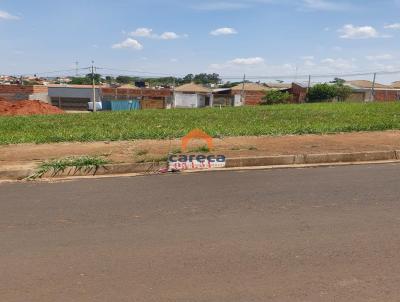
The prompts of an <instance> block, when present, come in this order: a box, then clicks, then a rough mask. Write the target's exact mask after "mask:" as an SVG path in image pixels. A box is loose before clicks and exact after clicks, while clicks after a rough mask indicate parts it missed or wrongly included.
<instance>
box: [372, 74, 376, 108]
mask: <svg viewBox="0 0 400 302" xmlns="http://www.w3.org/2000/svg"><path fill="white" fill-rule="evenodd" d="M375 84H376V72H375V73H374V80H373V81H372V102H374V101H375Z"/></svg>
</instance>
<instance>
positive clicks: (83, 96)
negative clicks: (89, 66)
mask: <svg viewBox="0 0 400 302" xmlns="http://www.w3.org/2000/svg"><path fill="white" fill-rule="evenodd" d="M95 91H96V102H99V101H127V100H139V101H140V108H141V109H164V108H165V107H166V103H167V102H168V100H169V99H170V98H171V97H172V91H171V90H170V89H149V88H142V89H141V88H138V87H135V86H131V85H129V86H123V87H119V88H112V87H103V86H96V89H95ZM49 96H50V98H51V101H52V104H53V105H54V106H57V107H60V108H61V109H63V110H77V111H86V110H87V109H88V103H89V102H93V88H92V86H91V85H51V86H49Z"/></svg>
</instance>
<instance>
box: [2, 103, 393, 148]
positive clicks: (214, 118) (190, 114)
mask: <svg viewBox="0 0 400 302" xmlns="http://www.w3.org/2000/svg"><path fill="white" fill-rule="evenodd" d="M194 128H200V129H203V130H204V131H206V132H207V133H209V134H210V135H212V136H213V137H224V136H243V135H255V136H259V135H287V134H311V133H316V134H319V133H335V132H350V131H378V130H388V129H400V103H369V104H356V103H328V104H305V105H276V106H257V107H243V108H223V109H222V110H220V109H180V110H143V111H134V112H101V113H94V114H65V115H54V116H29V117H0V144H13V143H50V142H67V141H81V142H88V141H106V140H107V141H117V140H133V139H168V138H180V137H183V136H184V135H186V134H187V133H188V132H189V131H190V130H192V129H194Z"/></svg>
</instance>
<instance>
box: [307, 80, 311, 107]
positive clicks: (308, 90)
mask: <svg viewBox="0 0 400 302" xmlns="http://www.w3.org/2000/svg"><path fill="white" fill-rule="evenodd" d="M310 88H311V74H310V75H309V76H308V85H307V96H306V99H307V101H308V93H309V92H310Z"/></svg>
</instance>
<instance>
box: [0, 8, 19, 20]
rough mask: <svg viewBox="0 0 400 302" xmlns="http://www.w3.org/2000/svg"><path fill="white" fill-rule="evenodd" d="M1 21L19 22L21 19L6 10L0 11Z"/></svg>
mask: <svg viewBox="0 0 400 302" xmlns="http://www.w3.org/2000/svg"><path fill="white" fill-rule="evenodd" d="M0 20H19V17H18V16H14V15H11V14H10V13H8V12H6V11H4V10H0Z"/></svg>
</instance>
